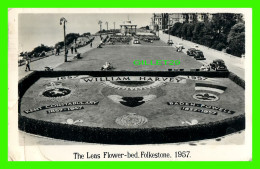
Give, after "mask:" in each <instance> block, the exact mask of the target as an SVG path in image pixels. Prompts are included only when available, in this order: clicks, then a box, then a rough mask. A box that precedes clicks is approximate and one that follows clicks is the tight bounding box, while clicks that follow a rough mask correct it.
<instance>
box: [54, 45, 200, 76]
mask: <svg viewBox="0 0 260 169" xmlns="http://www.w3.org/2000/svg"><path fill="white" fill-rule="evenodd" d="M156 43H158V46H156V45H155V44H149V43H147V44H141V45H107V46H104V47H103V48H96V49H93V50H91V51H89V52H87V53H84V54H82V57H83V58H82V59H78V60H73V61H71V62H68V63H64V64H62V65H61V66H59V67H58V68H56V70H96V71H97V70H100V68H101V67H102V65H104V64H105V62H106V61H107V62H110V63H112V65H113V66H114V67H115V69H114V70H113V71H122V70H127V71H142V70H146V71H151V70H152V71H167V70H168V69H187V70H190V69H191V68H200V67H201V66H202V63H200V62H198V61H196V60H195V59H193V58H192V57H190V56H187V55H186V54H184V53H182V52H176V49H175V48H173V47H170V46H167V45H166V44H163V42H161V41H157V42H156ZM159 43H160V44H159ZM135 60H146V63H150V62H151V60H152V61H153V62H152V63H153V64H155V62H156V60H179V61H180V65H174V66H171V65H164V62H163V64H162V65H134V64H133V62H134V61H135Z"/></svg>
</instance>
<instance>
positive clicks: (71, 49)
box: [70, 46, 73, 54]
mask: <svg viewBox="0 0 260 169" xmlns="http://www.w3.org/2000/svg"><path fill="white" fill-rule="evenodd" d="M70 51H71V54H73V46H71V47H70Z"/></svg>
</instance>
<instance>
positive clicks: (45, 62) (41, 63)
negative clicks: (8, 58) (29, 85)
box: [18, 37, 100, 80]
mask: <svg viewBox="0 0 260 169" xmlns="http://www.w3.org/2000/svg"><path fill="white" fill-rule="evenodd" d="M99 43H100V38H99V37H96V38H95V40H94V41H93V42H92V44H93V46H92V48H90V45H87V46H84V47H81V48H78V49H77V50H78V52H79V53H82V54H83V53H85V52H88V51H90V50H91V49H95V48H96V47H97V45H98V44H99ZM74 56H75V53H74V54H71V53H70V50H69V54H68V58H67V60H68V61H69V62H73V58H74ZM63 63H64V52H61V53H60V55H57V56H55V55H51V56H49V57H46V58H43V59H40V60H37V61H34V62H31V63H30V67H31V71H28V72H26V71H25V65H23V66H19V68H18V72H19V80H20V79H22V78H23V77H25V76H27V75H28V74H30V73H32V72H33V71H34V70H44V69H45V67H46V66H49V67H52V68H54V70H55V68H56V67H58V66H59V65H61V64H63Z"/></svg>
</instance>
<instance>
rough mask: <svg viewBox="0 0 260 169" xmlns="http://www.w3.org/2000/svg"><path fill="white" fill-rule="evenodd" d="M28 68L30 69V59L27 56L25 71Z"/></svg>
mask: <svg viewBox="0 0 260 169" xmlns="http://www.w3.org/2000/svg"><path fill="white" fill-rule="evenodd" d="M27 69H28V70H29V71H30V70H31V69H30V61H29V59H28V58H26V60H25V71H26V72H27Z"/></svg>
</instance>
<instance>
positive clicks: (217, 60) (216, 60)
mask: <svg viewBox="0 0 260 169" xmlns="http://www.w3.org/2000/svg"><path fill="white" fill-rule="evenodd" d="M213 62H224V60H222V59H215V60H213Z"/></svg>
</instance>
